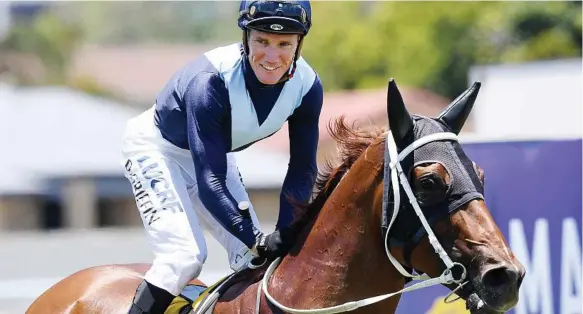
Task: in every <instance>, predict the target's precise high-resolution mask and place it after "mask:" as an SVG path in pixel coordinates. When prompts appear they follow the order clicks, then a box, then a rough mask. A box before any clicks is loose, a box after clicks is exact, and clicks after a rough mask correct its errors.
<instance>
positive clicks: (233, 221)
mask: <svg viewBox="0 0 583 314" xmlns="http://www.w3.org/2000/svg"><path fill="white" fill-rule="evenodd" d="M238 25H239V27H240V28H241V29H242V30H243V38H242V42H240V43H235V44H232V45H228V46H224V47H219V48H216V49H213V50H210V51H208V52H206V53H204V55H202V56H200V57H198V58H197V59H195V60H194V61H193V62H191V63H189V64H187V65H186V66H184V67H183V68H182V69H180V70H179V71H178V72H177V73H176V74H175V75H174V76H173V77H172V78H171V79H170V81H169V82H168V83H167V84H166V86H165V87H164V88H163V89H162V90H161V92H160V93H159V94H158V96H157V98H156V103H155V105H154V106H153V107H152V108H150V109H149V110H147V111H145V112H144V113H142V114H140V115H139V116H137V117H135V118H132V119H131V120H129V121H128V123H127V127H126V131H125V134H124V138H123V149H122V155H123V165H124V167H125V176H126V177H127V178H128V180H129V181H130V183H131V185H132V187H133V191H134V195H135V199H136V203H137V206H138V211H139V213H140V216H141V218H142V221H143V224H144V227H145V229H146V233H147V237H148V241H149V244H150V246H151V249H152V251H153V253H154V261H153V263H152V266H151V268H150V269H149V270H148V272H147V273H146V275H145V277H144V281H143V282H142V283H141V284H140V286H139V287H138V289H137V290H136V295H135V297H134V300H133V304H132V305H131V309H130V310H129V313H132V314H133V313H163V312H164V311H165V309H166V308H167V307H168V305H169V304H170V303H171V301H172V300H173V298H174V297H175V296H177V295H179V294H180V293H181V292H182V290H183V288H184V287H185V286H186V285H187V284H188V282H189V281H190V280H192V279H193V278H196V277H197V276H199V274H200V272H201V269H202V265H203V263H204V262H205V259H206V257H207V249H206V244H205V239H204V235H203V231H202V228H201V227H200V223H203V224H204V225H206V226H207V227H208V229H209V231H210V233H211V234H212V235H213V237H214V238H215V239H217V241H218V242H220V243H221V245H222V246H223V247H224V248H225V249H226V250H227V252H228V256H229V263H230V266H231V268H232V269H233V270H234V271H239V270H241V269H243V268H244V267H246V265H247V262H248V261H249V260H251V259H252V258H254V257H261V258H266V259H269V260H271V259H274V258H276V257H278V256H281V255H282V254H285V252H286V249H287V248H284V247H283V244H284V243H287V241H282V238H283V237H285V234H286V233H285V230H286V228H287V227H288V226H289V225H290V223H291V221H292V219H293V212H292V211H293V205H292V204H291V202H290V201H289V200H288V197H289V196H291V197H293V198H294V199H295V200H298V201H306V200H308V199H309V197H310V196H311V193H312V188H313V185H314V181H315V178H316V174H317V166H316V149H317V145H318V132H319V127H318V120H319V116H320V111H321V108H322V99H323V90H322V85H321V82H320V79H319V78H318V75H317V74H316V72H315V71H314V70H313V69H312V68H311V67H310V65H308V63H307V62H306V61H305V60H304V59H303V58H302V57H301V56H300V55H301V48H302V43H303V39H304V37H305V36H306V35H307V34H308V31H309V30H310V26H311V7H310V3H309V1H243V2H242V3H241V6H240V9H239V17H238ZM286 121H288V124H289V140H290V160H289V166H288V171H287V175H286V177H285V180H284V183H283V187H282V191H281V196H280V206H279V207H280V208H279V214H278V221H277V224H276V231H275V232H273V233H271V234H269V235H264V234H263V233H262V232H261V230H260V227H259V222H258V219H257V216H256V215H255V212H254V210H253V206H252V205H251V204H250V201H249V197H248V195H247V192H246V190H245V187H244V185H243V182H242V179H241V178H240V174H239V171H238V169H237V165H236V162H235V157H234V154H233V152H237V151H240V150H243V149H245V148H247V147H248V146H250V145H251V144H253V143H255V142H257V141H260V140H262V139H264V138H267V137H269V136H271V135H272V134H274V133H275V132H277V131H278V130H279V129H280V128H281V127H282V125H283V124H284V123H285V122H286ZM257 166H258V167H261V165H257ZM242 203H245V204H247V206H248V211H245V212H246V213H248V215H246V214H243V213H244V212H243V211H240V210H239V209H238V206H239V205H240V204H242Z"/></svg>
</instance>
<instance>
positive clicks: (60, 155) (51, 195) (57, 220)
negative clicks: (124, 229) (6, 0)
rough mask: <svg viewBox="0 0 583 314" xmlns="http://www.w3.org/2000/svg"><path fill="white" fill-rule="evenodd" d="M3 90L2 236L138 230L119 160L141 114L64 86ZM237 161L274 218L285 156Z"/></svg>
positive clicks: (242, 156) (253, 153)
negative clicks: (129, 126) (129, 125)
mask: <svg viewBox="0 0 583 314" xmlns="http://www.w3.org/2000/svg"><path fill="white" fill-rule="evenodd" d="M0 91H1V92H0V142H1V143H2V154H0V174H1V177H0V229H6V230H22V229H45V228H59V227H71V228H92V227H98V226H115V225H118V226H119V225H139V224H141V222H140V220H139V219H140V218H139V215H138V213H137V211H136V209H135V202H134V200H133V195H132V191H131V187H130V184H129V182H128V181H127V179H125V178H124V177H123V173H122V170H123V168H122V165H121V161H120V156H121V136H122V134H123V130H124V128H125V123H126V121H127V120H128V119H129V118H131V117H133V116H134V115H136V114H138V113H139V112H140V111H141V109H136V108H132V107H129V106H127V105H123V104H119V103H116V102H113V101H110V100H106V99H102V98H98V97H94V96H90V95H87V94H84V93H81V92H79V91H76V90H73V89H69V88H65V87H36V88H32V87H14V86H10V85H7V84H1V85H0ZM237 159H238V166H239V170H240V172H241V175H242V177H243V180H244V182H245V185H246V186H247V188H248V191H249V194H250V197H251V199H252V201H253V204H254V205H255V207H256V209H257V211H258V212H259V214H260V215H262V217H265V218H266V219H274V217H276V216H275V215H277V213H276V210H275V209H276V208H278V207H279V191H280V187H281V183H282V182H283V179H284V177H285V172H286V169H287V157H286V156H284V155H283V154H276V153H272V152H265V151H262V150H261V149H257V148H254V149H249V150H246V151H244V152H241V153H237Z"/></svg>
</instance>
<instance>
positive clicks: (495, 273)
mask: <svg viewBox="0 0 583 314" xmlns="http://www.w3.org/2000/svg"><path fill="white" fill-rule="evenodd" d="M518 280H519V275H518V272H517V271H515V270H513V269H511V268H508V267H497V268H493V269H490V270H488V271H486V273H485V274H484V276H482V282H483V284H484V286H485V287H487V288H488V289H492V290H504V289H506V288H507V287H510V286H514V285H517V284H518Z"/></svg>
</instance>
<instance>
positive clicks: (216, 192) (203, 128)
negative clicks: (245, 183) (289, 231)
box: [184, 73, 258, 248]
mask: <svg viewBox="0 0 583 314" xmlns="http://www.w3.org/2000/svg"><path fill="white" fill-rule="evenodd" d="M184 102H185V104H186V114H187V128H188V143H189V146H190V150H191V152H192V157H193V159H194V168H195V172H196V180H197V184H198V190H199V193H200V200H201V201H202V203H203V205H204V206H205V207H206V208H207V209H208V210H209V211H210V212H211V214H212V215H213V216H214V217H215V218H216V219H217V221H219V223H220V224H221V225H222V226H223V227H224V228H225V229H226V230H227V231H229V232H230V233H231V234H233V235H234V236H235V237H237V238H238V239H239V240H241V242H243V243H244V244H245V245H246V246H247V247H248V248H252V247H253V245H254V244H255V241H256V234H257V233H258V230H257V229H256V228H255V226H254V225H253V222H252V221H251V219H244V218H243V217H242V216H241V214H240V213H239V211H238V209H237V200H235V198H234V197H233V195H232V194H231V193H230V192H229V189H228V188H227V183H226V178H227V153H228V152H229V146H230V143H227V141H228V138H229V137H228V136H226V133H225V132H227V130H225V124H228V121H226V119H227V116H226V112H227V108H228V103H229V98H228V92H227V90H226V88H225V85H224V83H223V81H222V80H221V79H220V78H219V77H218V76H217V75H216V74H213V73H199V74H198V75H197V76H196V77H195V78H194V79H193V80H192V82H190V83H189V84H188V87H187V89H186V91H185V92H184ZM237 182H238V183H239V184H242V183H241V182H240V181H239V180H237Z"/></svg>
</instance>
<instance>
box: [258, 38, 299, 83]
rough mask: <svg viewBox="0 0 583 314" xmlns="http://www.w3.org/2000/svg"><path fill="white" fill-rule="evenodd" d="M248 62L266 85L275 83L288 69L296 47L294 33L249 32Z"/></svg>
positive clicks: (296, 41) (296, 39)
mask: <svg viewBox="0 0 583 314" xmlns="http://www.w3.org/2000/svg"><path fill="white" fill-rule="evenodd" d="M248 42H249V63H250V64H251V68H252V69H253V72H254V73H255V76H257V79H258V80H259V81H260V82H261V83H263V84H266V85H273V84H277V82H279V80H280V79H281V78H282V76H283V75H284V74H285V73H286V72H287V71H289V69H290V66H291V65H292V63H293V61H294V56H295V53H296V50H297V48H298V42H299V38H298V35H296V34H272V33H265V32H261V31H257V30H251V31H250V32H249V38H248Z"/></svg>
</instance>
